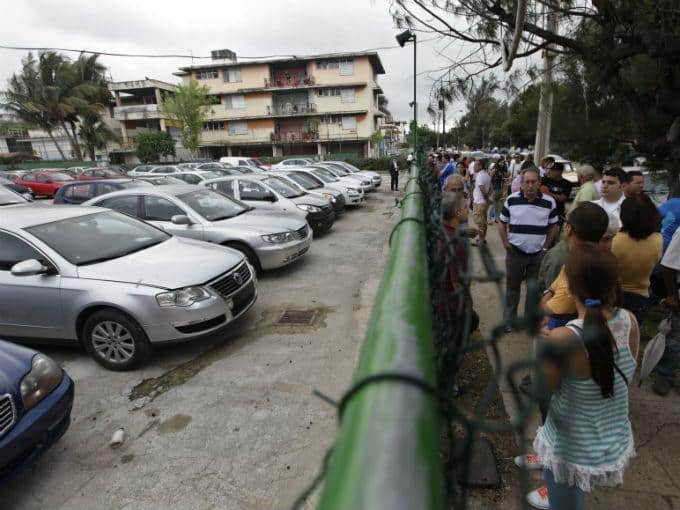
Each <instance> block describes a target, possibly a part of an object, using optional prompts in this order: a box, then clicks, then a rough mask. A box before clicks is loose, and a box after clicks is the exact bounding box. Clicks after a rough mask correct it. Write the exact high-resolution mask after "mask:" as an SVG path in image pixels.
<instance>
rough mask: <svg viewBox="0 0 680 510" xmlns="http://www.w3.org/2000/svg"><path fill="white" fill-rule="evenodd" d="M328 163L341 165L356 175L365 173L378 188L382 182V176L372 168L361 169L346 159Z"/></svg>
mask: <svg viewBox="0 0 680 510" xmlns="http://www.w3.org/2000/svg"><path fill="white" fill-rule="evenodd" d="M326 163H333V164H335V165H340V166H341V167H342V168H344V169H345V170H347V171H348V172H350V173H353V174H356V175H364V176H366V177H368V178H369V179H371V182H372V183H373V186H375V187H376V188H379V187H380V185H381V184H382V177H381V175H380V174H379V173H378V172H373V171H372V170H359V169H358V168H357V167H355V166H354V165H352V164H350V163H347V162H346V161H326Z"/></svg>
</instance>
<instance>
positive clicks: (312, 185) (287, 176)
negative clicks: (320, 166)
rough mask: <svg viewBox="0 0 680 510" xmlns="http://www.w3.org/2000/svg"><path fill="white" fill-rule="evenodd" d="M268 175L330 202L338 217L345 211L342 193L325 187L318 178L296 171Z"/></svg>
mask: <svg viewBox="0 0 680 510" xmlns="http://www.w3.org/2000/svg"><path fill="white" fill-rule="evenodd" d="M267 174H268V175H272V176H276V177H278V178H279V179H283V180H284V181H286V184H288V185H289V186H291V187H292V188H293V189H295V190H298V191H301V192H303V193H309V194H310V195H312V196H315V197H317V198H322V199H324V200H328V201H329V202H330V203H331V205H332V206H333V210H334V211H335V216H336V217H337V216H339V215H341V214H342V213H343V212H344V211H345V197H344V196H343V194H342V192H341V191H338V190H336V189H333V188H328V187H326V186H324V183H323V181H321V180H319V179H318V178H317V177H313V176H311V175H309V174H306V173H303V172H296V171H295V170H283V171H278V172H277V171H272V172H267Z"/></svg>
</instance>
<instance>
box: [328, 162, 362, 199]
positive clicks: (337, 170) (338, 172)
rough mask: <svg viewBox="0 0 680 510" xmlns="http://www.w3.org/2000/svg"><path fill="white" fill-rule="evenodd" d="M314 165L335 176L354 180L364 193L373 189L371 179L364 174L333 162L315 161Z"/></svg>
mask: <svg viewBox="0 0 680 510" xmlns="http://www.w3.org/2000/svg"><path fill="white" fill-rule="evenodd" d="M314 166H316V167H318V168H325V169H326V170H328V171H329V172H331V173H332V174H333V175H335V176H336V177H347V178H350V179H352V180H354V181H356V183H357V185H358V186H359V187H360V188H361V191H363V192H364V193H369V192H371V191H375V185H374V184H373V181H372V180H371V178H370V177H368V176H366V175H361V174H354V173H352V172H350V171H349V170H347V169H346V168H343V167H342V166H341V165H336V164H335V163H326V162H323V163H316V164H315V165H314Z"/></svg>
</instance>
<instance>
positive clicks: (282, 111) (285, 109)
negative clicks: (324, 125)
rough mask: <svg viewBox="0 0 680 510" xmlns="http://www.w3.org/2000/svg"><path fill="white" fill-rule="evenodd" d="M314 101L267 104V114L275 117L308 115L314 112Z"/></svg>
mask: <svg viewBox="0 0 680 510" xmlns="http://www.w3.org/2000/svg"><path fill="white" fill-rule="evenodd" d="M316 111H317V110H316V105H315V104H314V103H286V104H283V105H274V106H270V105H267V115H270V116H276V117H293V116H295V115H309V114H310V113H316Z"/></svg>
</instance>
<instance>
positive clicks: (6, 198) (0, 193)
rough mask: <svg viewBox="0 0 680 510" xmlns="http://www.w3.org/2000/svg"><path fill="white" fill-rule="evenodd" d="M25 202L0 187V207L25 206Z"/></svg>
mask: <svg viewBox="0 0 680 510" xmlns="http://www.w3.org/2000/svg"><path fill="white" fill-rule="evenodd" d="M26 202H27V200H26V199H25V198H24V197H22V196H21V195H18V194H16V193H14V192H13V191H10V190H8V189H7V188H3V187H2V186H0V206H3V205H12V204H25V203H26Z"/></svg>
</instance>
